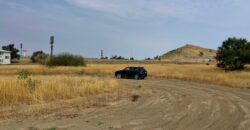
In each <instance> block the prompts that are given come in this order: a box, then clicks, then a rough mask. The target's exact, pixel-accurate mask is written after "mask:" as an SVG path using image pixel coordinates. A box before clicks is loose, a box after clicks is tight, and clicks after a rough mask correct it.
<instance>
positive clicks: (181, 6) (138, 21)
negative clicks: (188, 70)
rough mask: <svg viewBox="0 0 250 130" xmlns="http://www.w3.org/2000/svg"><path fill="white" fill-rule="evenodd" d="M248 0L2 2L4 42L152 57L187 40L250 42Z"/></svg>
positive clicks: (1, 37) (0, 17) (214, 45)
mask: <svg viewBox="0 0 250 130" xmlns="http://www.w3.org/2000/svg"><path fill="white" fill-rule="evenodd" d="M249 5H250V1H249V0H0V45H3V44H5V43H15V44H16V45H17V46H18V47H19V44H20V43H21V42H22V43H23V44H24V47H25V49H27V50H28V51H29V53H31V52H32V51H35V50H44V51H45V52H49V47H50V46H49V36H50V35H55V41H56V43H55V53H60V52H71V53H75V54H80V55H83V56H85V57H99V56H100V50H101V49H103V50H104V54H105V56H109V57H110V56H111V55H122V56H125V57H131V56H134V57H135V58H145V57H153V56H156V55H161V54H163V53H165V52H166V51H169V50H172V49H175V48H176V47H180V46H182V45H185V44H187V43H193V44H196V45H199V46H203V47H208V48H214V49H216V48H217V47H218V46H219V45H221V42H222V41H223V40H225V39H226V38H228V37H232V36H236V37H244V38H247V39H249V40H250V8H249Z"/></svg>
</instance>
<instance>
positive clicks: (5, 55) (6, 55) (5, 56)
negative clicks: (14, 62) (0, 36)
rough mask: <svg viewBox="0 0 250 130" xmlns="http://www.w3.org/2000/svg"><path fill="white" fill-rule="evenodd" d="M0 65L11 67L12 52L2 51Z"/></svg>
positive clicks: (0, 51) (0, 52)
mask: <svg viewBox="0 0 250 130" xmlns="http://www.w3.org/2000/svg"><path fill="white" fill-rule="evenodd" d="M0 64H2V65H9V64H11V52H10V51H5V50H0Z"/></svg>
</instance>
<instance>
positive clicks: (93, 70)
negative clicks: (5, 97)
mask: <svg viewBox="0 0 250 130" xmlns="http://www.w3.org/2000/svg"><path fill="white" fill-rule="evenodd" d="M126 66H144V67H145V68H146V69H147V70H148V73H149V76H151V77H156V78H167V79H181V80H187V81H195V82H201V83H210V84H211V83H212V84H218V85H225V86H230V87H244V88H249V87H250V80H249V77H250V68H249V66H248V68H247V69H246V70H244V71H234V72H225V71H224V70H221V69H218V68H217V67H215V65H205V64H89V65H88V66H87V67H54V68H48V67H45V66H41V65H13V66H1V67H0V75H16V74H17V73H18V72H19V71H21V70H23V69H24V70H28V71H29V72H30V73H31V74H32V75H62V74H77V75H82V74H86V75H99V76H104V75H106V76H113V75H114V72H115V71H116V70H119V69H123V68H124V67H126Z"/></svg>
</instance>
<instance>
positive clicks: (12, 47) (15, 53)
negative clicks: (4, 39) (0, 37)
mask: <svg viewBox="0 0 250 130" xmlns="http://www.w3.org/2000/svg"><path fill="white" fill-rule="evenodd" d="M2 49H3V50H6V51H11V60H12V59H19V58H20V55H19V54H18V52H19V50H18V49H17V48H15V44H9V45H6V46H2Z"/></svg>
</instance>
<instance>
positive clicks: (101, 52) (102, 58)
mask: <svg viewBox="0 0 250 130" xmlns="http://www.w3.org/2000/svg"><path fill="white" fill-rule="evenodd" d="M101 59H103V50H101Z"/></svg>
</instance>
